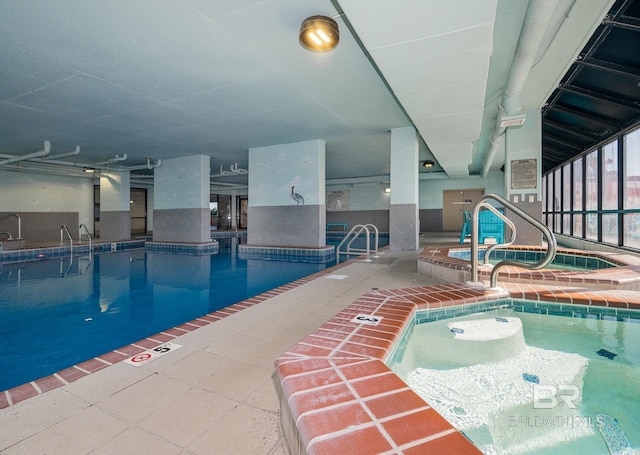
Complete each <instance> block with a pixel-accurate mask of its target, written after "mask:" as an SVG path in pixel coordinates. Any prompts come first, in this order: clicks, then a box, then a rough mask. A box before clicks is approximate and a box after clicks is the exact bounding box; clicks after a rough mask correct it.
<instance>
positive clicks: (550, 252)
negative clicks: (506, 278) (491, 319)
mask: <svg viewBox="0 0 640 455" xmlns="http://www.w3.org/2000/svg"><path fill="white" fill-rule="evenodd" d="M488 199H493V200H495V201H498V202H499V203H501V204H502V205H503V206H505V207H507V208H508V209H509V210H511V211H512V212H514V213H515V214H516V215H518V216H520V217H521V218H522V219H523V220H525V221H527V222H528V223H529V224H531V225H533V226H534V227H536V228H538V230H540V231H541V232H542V234H543V235H544V236H545V237H546V239H547V253H546V254H545V256H544V257H543V258H542V260H540V261H539V262H536V263H534V264H529V263H525V262H518V261H510V260H504V261H500V262H498V263H497V264H496V265H495V266H494V267H493V270H492V271H491V277H490V281H489V284H490V286H491V288H496V287H497V283H498V270H499V269H500V268H501V267H506V266H508V265H513V266H516V267H523V268H525V269H529V270H538V269H541V268H544V267H546V266H547V265H549V264H550V263H551V262H553V259H554V258H555V256H556V250H557V248H558V244H557V242H556V237H555V235H553V232H551V230H550V229H549V228H548V227H547V226H546V225H544V224H543V223H541V222H540V221H538V220H536V219H535V218H533V217H532V216H531V215H529V214H528V213H527V212H525V211H524V210H522V209H520V208H519V207H517V206H515V205H514V204H512V203H511V202H509V201H508V200H507V199H505V198H503V197H502V196H499V195H497V194H485V195H483V196H480V197H479V198H478V200H477V201H476V203H475V205H474V207H473V215H472V218H471V220H472V221H471V280H472V282H473V283H478V282H479V280H478V218H479V217H478V215H479V213H480V209H481V208H482V207H489V204H487V203H486V202H485V201H486V200H488ZM492 208H493V207H492ZM489 210H491V209H489ZM492 211H493V212H494V213H496V214H498V216H500V218H501V219H503V220H505V219H506V216H504V215H502V214H500V213H499V212H498V210H492ZM510 227H511V229H512V240H511V242H510V243H509V244H511V243H513V240H514V239H515V226H514V225H513V223H511V224H510ZM496 246H498V245H494V248H495V247H496ZM500 246H501V245H500ZM490 249H491V248H490ZM485 255H486V254H485Z"/></svg>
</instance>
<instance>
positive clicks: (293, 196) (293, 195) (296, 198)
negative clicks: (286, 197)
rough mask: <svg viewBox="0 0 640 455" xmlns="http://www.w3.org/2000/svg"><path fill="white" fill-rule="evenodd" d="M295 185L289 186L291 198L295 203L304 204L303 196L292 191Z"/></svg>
mask: <svg viewBox="0 0 640 455" xmlns="http://www.w3.org/2000/svg"><path fill="white" fill-rule="evenodd" d="M294 188H295V186H292V187H291V199H293V200H294V201H296V205H300V204H302V205H304V198H303V197H302V195H301V194H298V193H296V192H295V191H294Z"/></svg>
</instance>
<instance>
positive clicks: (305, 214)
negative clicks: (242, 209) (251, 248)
mask: <svg viewBox="0 0 640 455" xmlns="http://www.w3.org/2000/svg"><path fill="white" fill-rule="evenodd" d="M325 214H326V207H325V206H324V205H311V204H309V205H280V206H273V207H268V206H259V207H249V209H248V213H247V244H248V245H264V246H293V247H306V248H317V247H321V246H325V245H326V234H325V231H326V224H325V223H326V215H325Z"/></svg>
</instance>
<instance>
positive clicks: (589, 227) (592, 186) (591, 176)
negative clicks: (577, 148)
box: [585, 150, 598, 240]
mask: <svg viewBox="0 0 640 455" xmlns="http://www.w3.org/2000/svg"><path fill="white" fill-rule="evenodd" d="M585 162H586V166H587V182H586V194H587V197H586V201H585V209H586V210H587V211H592V213H587V216H586V232H585V234H586V235H585V237H586V238H588V239H592V240H598V214H597V212H596V211H597V210H598V151H597V150H594V151H593V152H591V153H589V154H588V155H587V156H586V157H585Z"/></svg>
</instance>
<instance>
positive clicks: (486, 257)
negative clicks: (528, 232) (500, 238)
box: [478, 202, 516, 265]
mask: <svg viewBox="0 0 640 455" xmlns="http://www.w3.org/2000/svg"><path fill="white" fill-rule="evenodd" d="M482 206H483V207H484V208H486V209H488V210H489V211H491V212H493V213H495V214H496V216H498V218H500V219H501V220H502V221H504V222H505V223H507V224H508V225H509V228H510V229H511V240H509V241H508V242H505V243H496V244H495V245H491V246H490V247H489V248H487V251H486V252H485V253H484V264H485V265H486V264H488V263H489V256H490V254H491V252H492V251H493V250H495V249H496V248H499V247H501V246H509V245H512V244H513V242H515V241H516V225H515V224H513V221H511V220H510V219H509V218H507V217H506V215H505V214H504V213H502V212H500V210H498V209H497V208H495V207H494V206H493V205H491V204H489V203H488V202H484V203H483V204H482ZM478 213H479V212H478Z"/></svg>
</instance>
